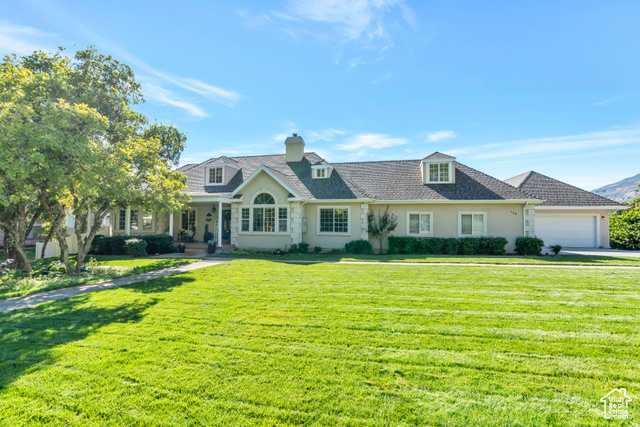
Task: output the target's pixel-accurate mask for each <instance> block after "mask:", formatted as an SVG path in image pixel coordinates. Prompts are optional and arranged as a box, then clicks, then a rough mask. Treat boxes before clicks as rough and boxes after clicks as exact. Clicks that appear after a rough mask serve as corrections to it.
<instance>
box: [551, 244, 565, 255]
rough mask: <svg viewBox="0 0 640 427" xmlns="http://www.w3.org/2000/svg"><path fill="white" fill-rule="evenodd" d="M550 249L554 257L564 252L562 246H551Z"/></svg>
mask: <svg viewBox="0 0 640 427" xmlns="http://www.w3.org/2000/svg"><path fill="white" fill-rule="evenodd" d="M549 249H551V252H553V254H554V255H558V254H559V253H560V251H561V250H562V245H551V246H549Z"/></svg>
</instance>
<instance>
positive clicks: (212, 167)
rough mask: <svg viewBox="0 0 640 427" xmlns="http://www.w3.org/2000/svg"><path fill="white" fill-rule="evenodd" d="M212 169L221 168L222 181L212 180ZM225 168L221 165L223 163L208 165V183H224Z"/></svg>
mask: <svg viewBox="0 0 640 427" xmlns="http://www.w3.org/2000/svg"><path fill="white" fill-rule="evenodd" d="M212 169H220V175H221V178H220V179H221V181H220V182H211V170H212ZM224 169H225V167H224V166H221V165H215V166H208V167H207V168H206V174H207V177H206V182H207V185H224V173H225V172H224Z"/></svg>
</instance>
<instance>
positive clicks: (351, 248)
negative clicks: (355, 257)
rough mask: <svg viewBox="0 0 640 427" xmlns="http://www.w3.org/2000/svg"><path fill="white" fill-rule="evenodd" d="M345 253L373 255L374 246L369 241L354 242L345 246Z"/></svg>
mask: <svg viewBox="0 0 640 427" xmlns="http://www.w3.org/2000/svg"><path fill="white" fill-rule="evenodd" d="M344 251H345V252H346V253H348V254H372V253H373V246H372V245H371V243H370V242H369V241H368V240H352V241H350V242H348V243H347V244H346V245H344Z"/></svg>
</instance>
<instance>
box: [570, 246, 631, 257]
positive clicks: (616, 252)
mask: <svg viewBox="0 0 640 427" xmlns="http://www.w3.org/2000/svg"><path fill="white" fill-rule="evenodd" d="M560 255H586V256H610V257H630V258H640V251H623V250H620V249H596V248H593V249H585V248H563V249H562V251H560Z"/></svg>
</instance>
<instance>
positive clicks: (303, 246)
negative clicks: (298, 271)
mask: <svg viewBox="0 0 640 427" xmlns="http://www.w3.org/2000/svg"><path fill="white" fill-rule="evenodd" d="M308 251H309V244H308V243H306V242H301V243H294V244H293V245H291V249H289V253H290V254H306V253H307V252H308Z"/></svg>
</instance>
